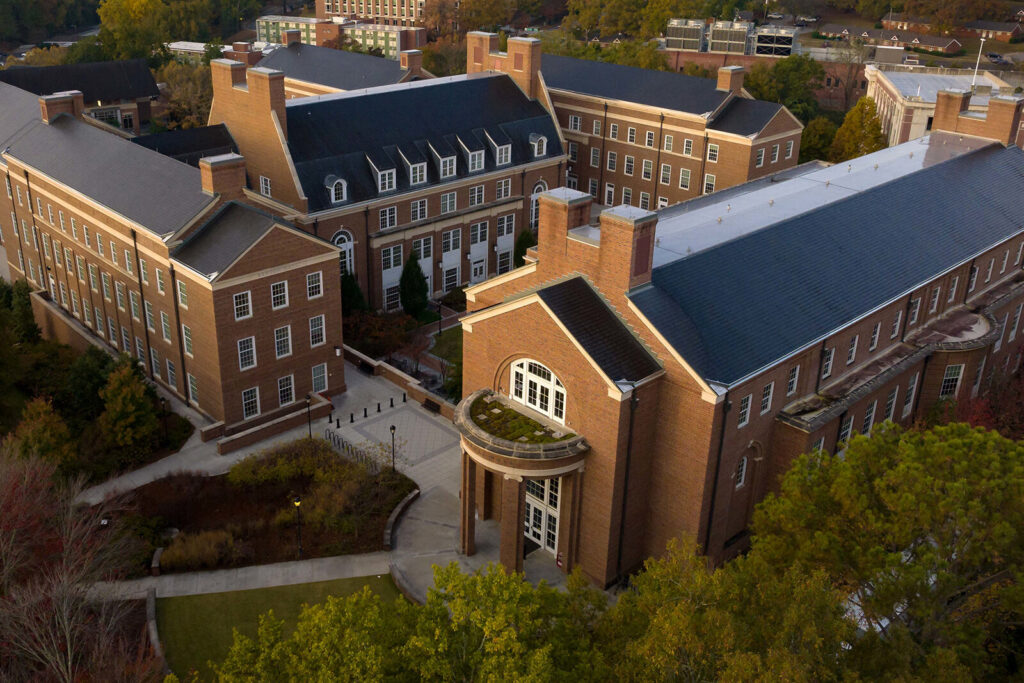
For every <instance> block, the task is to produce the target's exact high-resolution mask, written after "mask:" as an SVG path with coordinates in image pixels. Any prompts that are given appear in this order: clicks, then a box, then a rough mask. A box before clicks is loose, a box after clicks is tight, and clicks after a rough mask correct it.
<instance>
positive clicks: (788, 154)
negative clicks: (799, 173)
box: [786, 140, 793, 159]
mask: <svg viewBox="0 0 1024 683" xmlns="http://www.w3.org/2000/svg"><path fill="white" fill-rule="evenodd" d="M786 158H787V159H792V158H793V141H792V140H788V141H787V142H786Z"/></svg>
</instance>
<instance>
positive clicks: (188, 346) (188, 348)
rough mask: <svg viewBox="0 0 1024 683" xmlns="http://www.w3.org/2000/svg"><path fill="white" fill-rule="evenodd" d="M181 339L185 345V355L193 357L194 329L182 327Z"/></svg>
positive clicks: (186, 326)
mask: <svg viewBox="0 0 1024 683" xmlns="http://www.w3.org/2000/svg"><path fill="white" fill-rule="evenodd" d="M181 339H182V341H183V342H184V343H185V353H187V354H188V355H190V356H191V355H192V328H191V327H189V326H188V325H182V326H181Z"/></svg>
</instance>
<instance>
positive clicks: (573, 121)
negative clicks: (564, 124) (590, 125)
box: [569, 114, 583, 131]
mask: <svg viewBox="0 0 1024 683" xmlns="http://www.w3.org/2000/svg"><path fill="white" fill-rule="evenodd" d="M582 127H583V119H582V118H580V117H579V116H576V115H575V114H570V115H569V130H577V131H578V130H580V129H581V128H582Z"/></svg>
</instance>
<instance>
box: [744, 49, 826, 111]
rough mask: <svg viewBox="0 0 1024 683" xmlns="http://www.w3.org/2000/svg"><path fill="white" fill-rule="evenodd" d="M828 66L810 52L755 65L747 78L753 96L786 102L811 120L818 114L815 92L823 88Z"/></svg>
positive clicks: (788, 106) (789, 106) (746, 85)
mask: <svg viewBox="0 0 1024 683" xmlns="http://www.w3.org/2000/svg"><path fill="white" fill-rule="evenodd" d="M824 78H825V69H824V68H823V67H822V66H821V64H819V63H818V62H816V61H814V59H813V58H812V57H809V56H808V55H791V56H789V57H783V58H782V59H780V60H778V61H777V62H775V63H774V64H773V65H772V66H770V67H769V66H766V65H765V64H763V63H758V64H755V65H754V66H752V67H751V68H750V73H749V74H747V77H746V78H745V79H744V81H743V87H744V88H746V90H747V92H749V93H750V94H751V95H752V96H753V97H755V98H756V99H759V100H767V101H769V102H778V103H779V104H782V105H785V106H786V108H788V109H789V110H790V111H791V112H793V115H794V116H796V117H797V118H798V119H800V120H801V121H803V122H804V123H807V122H808V121H810V120H811V119H812V118H814V117H815V116H816V115H817V113H818V100H817V99H816V98H815V96H814V91H815V90H817V89H818V88H820V87H821V84H822V81H823V80H824Z"/></svg>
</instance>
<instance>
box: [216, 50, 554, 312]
mask: <svg viewBox="0 0 1024 683" xmlns="http://www.w3.org/2000/svg"><path fill="white" fill-rule="evenodd" d="M292 47H294V46H289V48H288V49H289V50H291V48H292ZM298 47H300V48H301V49H302V50H303V51H306V50H311V49H312V50H315V49H317V48H312V47H310V46H298ZM279 52H280V51H279ZM379 61H385V60H379ZM211 66H212V67H213V106H212V109H211V113H210V122H211V123H225V124H227V126H228V128H229V130H230V131H231V135H232V137H233V139H234V140H235V142H236V143H237V145H238V148H239V151H240V152H241V153H242V154H243V155H244V156H245V158H246V162H247V172H248V187H249V188H252V189H246V190H245V196H246V197H247V199H248V200H249V201H251V202H253V203H255V204H257V205H260V206H263V207H265V208H266V209H267V210H269V211H271V212H273V213H276V214H279V215H282V216H284V217H286V218H287V219H288V220H290V221H292V222H293V223H294V224H295V225H296V226H297V227H300V228H301V229H303V230H306V231H307V232H309V233H312V234H313V235H316V236H318V237H320V238H323V239H326V240H328V241H330V242H332V243H333V244H336V245H337V246H339V247H340V248H341V250H342V251H341V269H342V270H343V271H345V272H350V273H353V274H355V276H356V278H357V279H358V281H359V284H360V286H361V287H362V290H363V292H365V294H366V297H367V300H368V301H369V302H370V304H371V305H372V306H374V307H376V308H384V309H386V310H395V309H397V308H398V307H399V306H400V302H399V293H398V280H399V277H400V275H401V271H402V266H403V265H404V263H405V261H406V260H407V258H408V257H409V255H410V254H412V253H416V254H417V256H418V257H419V264H420V267H421V268H422V269H423V271H424V275H425V277H426V279H427V283H428V287H429V289H430V291H431V293H432V294H434V295H439V294H443V293H445V292H448V291H450V290H451V289H453V288H455V287H458V286H461V285H463V284H466V283H467V282H479V281H481V280H483V279H485V278H487V277H489V276H491V275H494V274H495V273H504V272H506V271H508V270H510V269H511V266H512V249H513V245H514V243H515V239H516V237H517V236H518V235H519V234H520V233H521V232H522V231H523V230H526V229H528V228H529V226H530V225H531V224H533V223H535V221H536V201H535V199H534V198H535V197H536V196H537V195H539V194H540V193H541V192H543V191H545V190H547V189H548V188H551V187H556V186H558V185H561V184H562V182H563V178H564V173H565V168H564V161H565V155H564V153H563V151H562V150H563V146H562V141H561V139H560V136H559V133H558V129H557V127H556V125H555V122H554V120H553V119H552V117H551V115H550V114H549V113H548V112H547V111H546V110H545V109H544V107H543V106H541V104H539V103H538V102H537V101H536V100H534V99H531V98H529V97H527V96H526V95H525V94H524V90H523V89H521V88H520V87H519V86H518V85H517V82H516V81H515V80H514V79H513V78H512V77H509V76H507V75H504V74H487V75H479V76H455V77H451V78H443V79H430V80H422V81H416V82H411V83H401V84H398V85H393V86H384V87H378V88H369V89H366V90H361V91H358V92H351V93H345V92H340V93H332V94H329V95H324V96H320V97H306V98H294V99H287V98H286V84H285V74H284V73H282V72H281V71H276V70H271V69H267V68H264V67H262V66H261V67H256V68H253V69H249V70H248V71H247V70H246V69H245V66H244V65H243V64H240V63H238V62H231V61H227V60H214V61H213V62H212V63H211Z"/></svg>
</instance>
